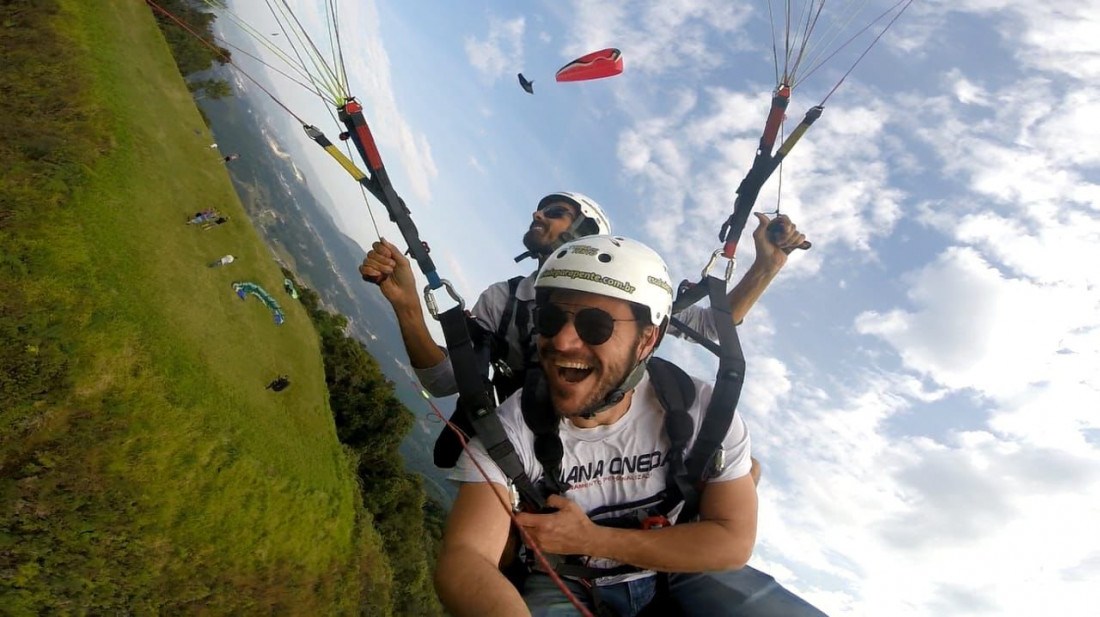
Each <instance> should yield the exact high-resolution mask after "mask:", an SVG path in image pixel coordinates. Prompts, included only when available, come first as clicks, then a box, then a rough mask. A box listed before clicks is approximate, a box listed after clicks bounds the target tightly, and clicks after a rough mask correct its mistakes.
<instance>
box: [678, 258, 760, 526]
mask: <svg viewBox="0 0 1100 617" xmlns="http://www.w3.org/2000/svg"><path fill="white" fill-rule="evenodd" d="M706 284H707V288H708V292H709V295H710V310H711V311H714V318H715V326H716V327H717V330H718V343H719V346H720V348H721V352H722V353H721V355H719V357H718V376H717V378H716V379H715V382H714V392H713V393H712V394H711V398H710V403H709V404H708V405H707V412H706V414H704V416H703V422H702V424H701V426H700V427H699V433H698V437H696V439H695V445H694V446H693V447H692V449H691V454H690V455H689V456H688V459H687V470H688V476H689V477H691V478H693V479H695V481H696V482H699V481H703V480H706V476H707V473H706V472H707V469H706V467H707V465H708V464H710V461H711V459H713V458H714V454H715V453H716V452H717V451H718V450H719V449H721V447H722V440H723V439H725V437H726V433H727V432H728V431H729V428H730V424H731V423H732V422H733V415H734V413H735V411H736V409H737V402H738V400H739V399H740V398H741V387H742V386H743V385H744V383H745V354H744V352H743V351H742V349H741V341H740V339H739V338H738V336H737V328H736V327H734V325H733V315H732V314H731V313H730V308H729V302H727V300H726V295H725V290H726V285H725V281H724V280H722V279H719V278H716V277H713V276H707V277H706ZM694 505H695V506H696V507H698V503H696V504H694ZM695 514H696V511H695V509H694V508H693V509H692V511H688V512H685V513H681V516H688V515H690V516H689V518H684V519H683V520H690V518H693V517H694V516H695Z"/></svg>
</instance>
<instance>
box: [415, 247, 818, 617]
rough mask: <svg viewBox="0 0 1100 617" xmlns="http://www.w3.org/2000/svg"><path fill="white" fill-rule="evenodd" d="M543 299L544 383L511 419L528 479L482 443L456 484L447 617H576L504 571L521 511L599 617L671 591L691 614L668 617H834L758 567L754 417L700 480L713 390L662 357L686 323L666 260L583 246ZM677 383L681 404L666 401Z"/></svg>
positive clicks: (539, 289)
mask: <svg viewBox="0 0 1100 617" xmlns="http://www.w3.org/2000/svg"><path fill="white" fill-rule="evenodd" d="M534 286H535V289H536V300H535V304H536V307H535V324H534V325H535V328H536V330H537V332H538V334H539V336H538V337H537V339H536V346H537V357H538V367H537V368H532V369H531V371H532V373H531V374H532V375H537V376H539V378H540V380H535V379H530V378H529V379H528V381H527V383H526V384H525V386H524V389H523V390H522V391H521V393H519V394H517V395H514V396H511V397H510V398H508V399H507V400H506V401H505V402H504V403H503V404H502V405H501V406H500V407H499V408H498V409H497V416H498V417H499V419H500V421H501V424H502V425H503V428H504V432H505V434H506V437H507V441H508V442H509V443H510V444H511V447H512V448H513V449H514V451H515V454H516V456H517V457H518V465H517V467H518V471H506V470H503V469H502V467H501V466H498V461H499V457H498V456H497V455H493V456H490V455H489V453H488V452H489V450H488V448H491V449H493V450H494V451H495V450H498V445H497V444H488V445H487V444H486V443H485V440H484V439H483V438H481V437H478V438H475V439H474V440H472V441H471V442H470V448H469V449H468V450H467V451H466V453H464V454H463V455H462V457H461V458H460V459H459V462H458V465H457V466H456V468H455V470H454V472H452V476H451V477H452V479H454V480H457V481H459V482H461V483H462V484H461V485H460V488H459V492H458V497H457V498H456V500H455V503H454V506H453V507H452V510H451V514H450V517H449V518H448V521H447V528H446V532H445V535H444V539H443V547H442V550H441V553H440V557H439V561H438V564H437V569H436V575H435V580H436V589H437V591H438V592H439V595H440V598H441V600H442V602H443V604H444V606H445V607H446V608H447V609H448V611H450V612H451V614H454V615H509V616H511V615H524V614H533V615H550V614H555V615H560V614H575V613H571V612H569V611H570V610H571V608H570V604H569V601H568V600H567V597H566V596H565V595H564V593H563V592H562V591H560V590H559V589H558V588H557V587H556V586H555V585H554V584H552V582H551V581H550V577H549V576H548V575H547V574H545V573H542V572H539V571H537V570H538V568H539V567H538V566H535V568H536V571H534V572H532V573H530V574H529V575H528V576H527V578H526V580H525V581H524V583H523V585H522V591H520V590H519V589H517V588H516V587H514V586H513V585H512V584H511V583H510V582H509V580H508V579H507V578H505V576H504V575H503V574H501V573H500V571H499V570H498V568H497V565H498V561H499V560H500V558H501V555H502V553H503V552H504V550H505V546H506V543H507V541H508V536H509V528H510V519H509V513H508V511H507V508H506V507H504V506H503V504H509V503H511V504H516V503H517V502H519V503H521V504H522V505H523V506H525V507H524V508H522V509H524V510H525V511H524V512H521V513H519V514H517V515H516V516H517V519H518V523H519V525H520V526H521V527H522V528H523V530H524V531H525V532H526V534H527V535H528V537H530V538H531V539H532V541H533V544H534V545H536V546H538V547H539V548H540V549H541V550H542V551H543V552H544V553H548V554H551V557H552V561H551V564H552V567H553V568H554V569H555V570H556V571H557V572H558V573H559V574H560V575H562V576H563V577H565V579H566V584H567V586H568V588H569V589H570V592H571V593H572V594H573V595H574V596H576V598H577V599H578V600H580V601H581V602H584V603H586V604H587V605H588V607H589V608H590V609H592V610H595V611H599V613H598V614H614V615H620V616H622V617H626V616H629V615H635V614H637V613H638V611H640V610H642V607H645V606H646V605H648V604H650V602H651V601H653V600H654V598H655V596H657V595H658V591H657V590H658V589H659V588H660V589H661V593H660V596H661V599H662V601H664V602H668V604H667V605H665V606H664V607H663V609H664V610H672V611H676V612H673V613H661V614H680V615H708V616H709V615H768V616H772V615H774V616H778V615H798V616H801V615H815V616H816V615H821V613H820V612H819V611H817V610H816V609H814V608H813V607H811V606H809V605H808V604H806V603H805V602H803V601H802V600H800V599H799V598H797V597H796V596H794V595H793V594H790V593H789V592H787V591H786V590H785V589H783V588H782V587H780V586H779V585H777V584H776V583H775V581H774V580H773V579H772V578H771V577H770V576H768V575H766V574H763V573H761V572H758V571H756V570H753V569H752V568H749V567H747V566H746V565H745V564H746V562H747V561H748V559H749V556H750V555H751V554H752V548H753V544H754V542H755V538H756V507H757V499H756V490H755V487H754V484H753V481H752V479H751V478H750V475H749V469H750V447H749V435H748V430H747V429H746V427H745V425H744V423H743V422H742V421H741V419H740V416H739V415H734V414H732V410H725V411H728V412H729V413H728V415H727V420H728V423H727V426H728V429H727V430H725V431H724V437H723V438H722V439H721V442H720V446H719V450H718V451H717V452H707V453H705V458H704V460H705V462H706V464H705V465H704V466H703V467H704V468H705V471H703V472H702V473H701V476H700V477H688V476H685V472H684V470H685V465H684V461H685V459H689V460H690V457H688V454H689V453H690V454H691V455H692V456H694V455H695V454H696V450H698V448H697V447H696V446H697V443H698V442H701V441H703V440H698V442H697V440H696V437H698V434H697V433H698V431H699V427H700V426H701V423H702V419H703V416H704V415H707V416H709V415H710V414H712V413H715V410H714V409H710V408H708V407H713V406H710V405H709V403H710V399H711V395H712V392H713V389H712V387H711V386H710V385H708V384H706V383H703V382H702V381H699V380H697V379H694V378H691V377H688V376H687V375H686V374H685V373H683V372H682V371H680V369H678V368H676V367H674V366H673V365H671V364H670V363H668V362H667V361H664V360H659V359H655V358H652V357H651V356H652V354H653V352H654V350H655V349H656V347H657V345H658V344H659V343H660V340H661V338H662V336H663V335H664V333H665V329H666V327H667V325H668V319H669V313H670V311H671V307H672V281H671V279H670V278H669V275H668V269H667V267H666V266H665V263H664V261H663V260H662V259H661V258H660V256H658V255H657V254H656V253H655V252H654V251H652V250H651V249H649V248H648V247H646V246H644V245H642V244H641V243H638V242H635V241H632V240H628V239H625V238H620V237H613V236H594V237H588V238H582V239H580V240H577V241H575V242H572V243H570V244H567V245H565V246H562V247H560V248H558V249H557V250H555V251H554V252H553V253H552V254H551V255H550V256H549V257H548V258H547V259H546V260H545V263H544V264H543V266H542V268H541V269H540V270H539V272H538V276H537V279H536V281H535V285H534ZM647 369H648V370H647ZM658 369H659V370H658ZM670 379H671V380H672V381H674V382H677V384H678V385H676V386H674V387H672V389H676V388H679V394H678V395H677V396H669V395H668V392H667V391H668V390H669V387H668V386H666V387H665V388H664V389H665V390H666V392H665V393H664V394H662V392H661V388H657V387H655V383H656V382H657V381H662V382H665V383H666V384H667V383H668V382H669V380H670ZM677 400H678V401H679V402H678V403H677V402H676V401H677ZM475 463H476V465H475ZM479 468H480V469H479ZM483 474H484V475H483ZM699 486H701V487H702V488H701V489H700V488H698V487H699ZM539 509H542V512H547V513H534V512H532V510H535V511H538V510H539ZM696 515H697V518H696ZM681 519H682V520H681ZM656 572H666V573H671V574H667V575H660V576H658V575H657V574H656ZM474 589H476V590H477V593H476V594H475V593H471V592H470V590H474Z"/></svg>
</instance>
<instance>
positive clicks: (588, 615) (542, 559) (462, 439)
mask: <svg viewBox="0 0 1100 617" xmlns="http://www.w3.org/2000/svg"><path fill="white" fill-rule="evenodd" d="M413 384H414V385H417V384H416V383H415V382H413ZM425 400H427V401H428V405H430V406H431V408H432V415H435V416H436V417H437V418H439V419H440V420H442V421H443V423H444V424H446V425H447V426H448V427H449V428H450V429H451V430H452V431H454V433H455V435H456V436H457V437H458V441H459V443H461V444H462V449H463V450H465V451H466V455H467V456H469V457H470V461H471V462H472V463H473V464H474V467H476V468H477V470H478V472H479V473H480V474H481V476H482V477H483V478H485V481H486V482H488V483H490V484H491V483H492V481H491V480H490V479H489V474H487V473H485V470H484V469H483V468H482V467H481V465H480V464H479V463H478V462H477V459H476V458H474V456H473V455H472V454H471V453H470V448H469V437H468V436H467V435H466V433H465V432H463V430H462V429H461V428H459V427H458V426H455V424H454V423H453V422H451V421H450V420H448V419H447V418H445V417H444V416H443V414H442V413H440V411H439V408H438V407H436V406H435V403H433V402H432V401H431V400H430V399H425ZM494 492H495V491H494ZM497 497H498V498H499V497H500V495H497ZM500 505H501V507H503V508H504V511H505V512H507V513H508V518H510V519H512V524H513V525H515V527H516V530H517V531H519V535H520V536H521V537H522V538H523V542H524V544H526V545H527V547H528V548H530V549H531V550H532V551H533V552H534V553H535V559H537V560H538V562H539V565H541V566H542V568H543V570H545V571H546V574H548V575H550V579H551V580H553V581H554V584H555V585H557V586H558V589H560V590H561V592H562V593H564V594H565V597H566V598H568V599H569V602H570V603H572V604H573V606H574V607H575V608H576V609H577V610H578V611H580V612H581V615H584V617H594V616H593V614H592V611H590V610H588V608H587V607H586V606H584V605H583V604H581V602H580V600H578V599H577V597H576V596H575V595H573V592H571V591H569V588H568V587H567V586H566V585H565V581H563V580H561V576H559V575H558V573H557V572H555V571H554V568H553V567H552V566H551V565H550V562H549V561H548V560H547V559H546V556H545V555H543V553H542V549H540V548H539V547H538V544H536V543H535V541H534V539H533V538H531V536H530V535H529V534H528V533H527V531H526V530H524V529H523V527H521V526H520V524H519V521H518V520H517V519H516V515H515V513H514V512H512V504H510V503H506V502H505V501H504V500H501V502H500ZM582 583H583V581H582Z"/></svg>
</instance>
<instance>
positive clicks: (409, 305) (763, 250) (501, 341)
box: [359, 191, 806, 467]
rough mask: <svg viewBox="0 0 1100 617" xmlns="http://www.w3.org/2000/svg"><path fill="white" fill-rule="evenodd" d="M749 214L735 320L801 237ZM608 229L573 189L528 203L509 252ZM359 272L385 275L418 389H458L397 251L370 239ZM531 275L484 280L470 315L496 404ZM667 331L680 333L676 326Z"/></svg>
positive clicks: (708, 326) (544, 252)
mask: <svg viewBox="0 0 1100 617" xmlns="http://www.w3.org/2000/svg"><path fill="white" fill-rule="evenodd" d="M756 216H757V219H758V220H759V225H758V227H757V229H756V231H755V232H754V233H753V239H754V242H755V244H756V260H755V261H754V262H753V264H752V266H751V267H750V268H749V269H748V270H747V271H746V273H745V276H744V277H743V278H742V279H741V281H740V282H739V283H738V284H737V285H736V286H735V287H734V289H733V290H731V291H730V293H729V295H728V299H729V302H730V312H731V313H732V315H733V318H734V320H735V321H736V322H737V323H740V322H741V320H743V319H744V317H745V314H746V313H748V311H749V309H750V308H751V307H752V306H753V304H755V303H756V301H757V300H758V299H759V298H760V296H761V295H763V293H764V290H765V289H767V287H768V285H769V284H770V283H771V281H772V279H773V278H775V276H776V275H777V274H778V273H779V271H780V270H781V269H782V268H783V266H784V265H785V264H786V261H787V255H788V254H789V253H790V252H791V251H793V250H794V249H795V248H796V247H798V246H799V245H801V244H802V243H803V241H805V239H806V237H805V235H803V234H802V233H800V232H799V231H798V229H797V228H796V227H795V225H794V224H793V223H792V222H791V221H790V219H788V218H787V217H786V216H780V217H777V218H776V220H775V224H774V225H772V227H771V228H772V229H776V230H777V231H775V232H768V231H767V230H768V228H769V224H770V223H772V221H771V219H769V218H768V217H767V216H765V215H763V214H757V215H756ZM610 233H611V222H610V220H609V219H608V218H607V215H606V214H605V213H604V211H603V209H602V208H601V207H600V206H599V204H597V203H596V202H595V201H594V200H592V199H591V198H589V197H587V196H585V195H582V194H581V193H575V192H565V191H562V192H558V193H551V194H549V195H547V196H545V197H543V198H542V199H541V200H540V201H539V203H538V206H537V207H536V208H535V212H534V214H533V215H532V221H531V224H530V226H529V227H528V229H527V232H526V233H524V235H523V245H524V248H526V249H527V250H526V251H525V252H524V253H522V254H520V255H519V256H518V257H516V261H520V260H522V259H525V258H527V257H533V258H535V259H537V260H538V262H539V265H541V264H542V263H543V261H545V260H546V258H547V256H549V255H550V253H551V252H552V251H553V250H554V249H556V248H558V247H560V246H562V245H563V244H565V243H566V242H569V241H572V240H574V239H577V238H580V237H583V236H588V235H598V234H610ZM769 233H771V236H770V238H769ZM359 272H360V274H362V275H363V277H364V278H368V279H377V278H379V277H385V278H384V280H382V282H381V283H380V284H379V287H380V289H381V291H382V294H383V295H384V296H385V297H386V299H387V300H389V302H390V304H391V305H392V306H393V309H394V313H395V314H396V316H397V322H398V325H399V327H400V329H401V337H402V340H403V341H404V343H405V350H406V351H407V352H408V354H409V362H410V364H411V365H412V367H413V370H414V371H415V372H416V375H417V378H418V379H419V381H420V383H421V385H422V386H423V387H424V389H425V390H426V391H427V392H428V393H430V394H431V395H432V396H437V397H441V396H448V395H451V394H454V393H455V392H457V391H458V387H457V384H456V383H455V378H454V371H453V369H452V367H451V363H450V360H449V358H448V356H447V352H446V350H445V349H443V348H442V347H440V346H439V345H438V344H436V342H435V340H434V339H433V338H432V335H431V332H430V331H429V330H428V326H427V323H426V322H425V320H424V313H423V310H422V308H421V304H420V295H419V293H418V292H417V289H416V280H415V278H414V275H413V270H412V266H411V264H410V263H409V260H408V259H407V258H406V257H405V256H404V255H403V254H402V252H401V250H400V249H399V248H397V246H395V245H394V244H392V243H390V242H388V241H386V240H384V239H383V240H379V241H378V242H375V243H374V244H373V247H372V249H371V250H370V251H369V252H368V253H367V257H366V259H364V260H363V264H362V265H361V266H360V267H359ZM535 274H536V272H532V273H531V274H530V275H528V276H526V277H515V278H513V279H511V280H509V281H501V282H499V283H495V284H493V285H491V286H490V287H489V288H488V289H486V290H485V291H484V292H482V294H481V296H480V297H479V298H478V300H477V302H476V303H475V304H474V306H473V310H472V312H471V316H472V318H473V321H474V322H475V323H476V325H477V326H478V327H477V328H476V330H478V331H479V333H481V334H484V336H485V337H486V338H488V339H489V347H490V350H491V362H492V365H493V367H494V371H493V373H494V374H493V385H494V387H495V388H496V394H497V400H498V401H503V400H504V399H505V398H507V397H508V395H510V394H511V393H512V392H514V391H515V390H517V389H518V388H519V387H520V386H521V385H522V384H523V374H524V372H525V371H526V368H527V366H528V365H529V364H530V363H531V362H532V361H533V359H534V358H533V356H534V349H533V346H532V345H531V339H532V336H533V330H532V328H531V313H530V311H531V306H532V302H533V300H534V297H535V292H534V280H535ZM677 318H678V319H680V321H682V322H683V323H684V324H685V325H687V326H688V327H690V328H692V329H694V330H695V331H697V332H699V333H701V334H702V335H704V336H706V337H707V338H710V339H712V340H716V339H717V329H716V328H715V326H714V323H713V321H712V318H711V313H710V311H707V310H705V309H702V308H701V307H697V306H693V307H689V308H688V309H686V310H684V311H683V312H681V313H679V314H678V315H677ZM475 334H476V333H475ZM669 334H671V335H672V336H680V333H679V332H677V331H676V330H675V328H673V329H671V330H670V331H669ZM460 415H461V414H460ZM449 436H450V432H449V431H444V433H443V439H442V441H441V443H443V444H444V445H445V446H446V447H445V448H442V450H445V451H441V448H440V445H439V444H437V448H436V464H437V465H439V466H441V467H450V466H452V465H453V464H454V460H455V457H457V456H458V448H457V445H458V444H457V442H455V441H453V440H451V439H450V438H449Z"/></svg>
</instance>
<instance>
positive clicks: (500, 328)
mask: <svg viewBox="0 0 1100 617" xmlns="http://www.w3.org/2000/svg"><path fill="white" fill-rule="evenodd" d="M523 279H524V277H522V276H513V277H512V278H510V279H508V304H507V305H505V307H504V314H503V315H501V317H500V323H499V324H497V336H498V337H500V338H504V339H506V338H508V328H509V327H510V326H511V325H512V317H513V316H515V313H516V304H517V302H518V300H517V299H516V290H518V289H519V284H520V283H522V282H523Z"/></svg>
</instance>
